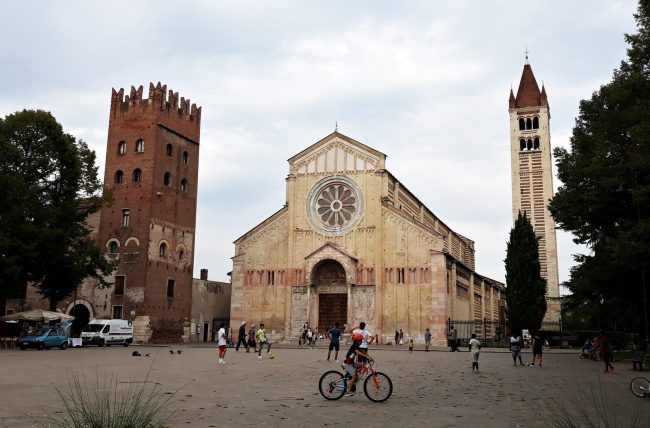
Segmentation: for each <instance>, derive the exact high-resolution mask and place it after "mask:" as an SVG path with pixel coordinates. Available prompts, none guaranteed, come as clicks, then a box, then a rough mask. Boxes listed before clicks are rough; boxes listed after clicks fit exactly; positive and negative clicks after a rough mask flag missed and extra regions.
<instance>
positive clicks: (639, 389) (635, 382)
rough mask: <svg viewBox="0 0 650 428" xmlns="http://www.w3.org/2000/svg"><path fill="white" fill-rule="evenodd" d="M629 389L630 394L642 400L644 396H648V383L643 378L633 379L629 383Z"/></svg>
mask: <svg viewBox="0 0 650 428" xmlns="http://www.w3.org/2000/svg"><path fill="white" fill-rule="evenodd" d="M630 389H631V390H632V394H634V395H636V396H637V397H641V398H643V397H645V396H646V395H650V382H649V381H648V379H646V378H644V377H635V378H634V379H632V382H630Z"/></svg>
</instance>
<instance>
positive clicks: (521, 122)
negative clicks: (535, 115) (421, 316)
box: [519, 117, 526, 131]
mask: <svg viewBox="0 0 650 428" xmlns="http://www.w3.org/2000/svg"><path fill="white" fill-rule="evenodd" d="M525 129H526V121H525V120H524V118H523V117H520V118H519V130H520V131H523V130H525Z"/></svg>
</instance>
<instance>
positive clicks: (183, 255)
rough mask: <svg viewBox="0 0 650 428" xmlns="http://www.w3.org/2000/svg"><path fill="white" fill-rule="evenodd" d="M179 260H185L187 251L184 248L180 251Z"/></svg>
mask: <svg viewBox="0 0 650 428" xmlns="http://www.w3.org/2000/svg"><path fill="white" fill-rule="evenodd" d="M178 260H185V251H183V249H182V248H181V249H180V250H179V251H178Z"/></svg>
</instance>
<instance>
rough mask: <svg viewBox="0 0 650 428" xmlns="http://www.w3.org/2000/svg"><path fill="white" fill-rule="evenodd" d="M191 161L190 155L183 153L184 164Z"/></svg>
mask: <svg viewBox="0 0 650 428" xmlns="http://www.w3.org/2000/svg"><path fill="white" fill-rule="evenodd" d="M189 161H190V154H189V153H187V152H183V163H184V164H187V163H188V162H189Z"/></svg>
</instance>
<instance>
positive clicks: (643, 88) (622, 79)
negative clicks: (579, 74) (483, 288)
mask: <svg viewBox="0 0 650 428" xmlns="http://www.w3.org/2000/svg"><path fill="white" fill-rule="evenodd" d="M635 18H636V21H637V26H638V32H637V34H633V35H626V36H625V39H626V41H627V42H628V44H629V48H628V52H627V53H628V58H627V60H624V61H622V62H621V66H620V68H619V69H618V70H616V71H615V72H614V76H613V79H612V81H611V82H609V83H608V84H606V85H603V86H601V87H600V89H599V90H598V91H596V92H594V94H593V95H592V97H591V99H589V100H583V101H581V102H580V114H579V116H578V118H577V119H576V124H575V127H574V129H573V136H572V138H571V146H570V150H567V149H565V148H561V147H558V148H556V149H555V151H554V154H555V157H556V158H557V167H558V177H559V179H560V181H562V183H563V184H562V186H560V188H559V190H558V192H557V194H556V195H555V197H554V198H553V199H552V201H551V203H550V205H549V209H550V211H551V214H552V215H553V217H554V218H555V221H556V222H557V225H558V228H560V229H564V230H567V231H570V232H572V233H573V235H574V241H575V242H576V243H580V244H585V245H587V246H588V247H589V250H590V252H589V254H587V255H579V256H577V257H576V262H577V265H576V266H575V267H574V268H573V269H572V271H571V279H570V280H569V281H568V283H567V284H565V285H567V286H568V288H569V289H570V291H571V292H572V296H571V298H570V299H569V302H572V303H573V305H574V306H577V305H580V304H584V303H585V302H588V301H595V300H599V301H600V300H603V301H604V302H605V306H606V307H607V302H609V301H614V300H618V301H619V304H618V310H617V311H616V312H612V311H607V312H608V314H607V315H608V317H609V320H610V323H611V322H614V321H617V318H616V317H617V314H624V313H625V306H626V307H627V308H626V309H627V310H629V309H633V312H635V313H636V314H637V322H636V326H635V327H636V328H638V331H639V332H641V333H643V332H644V330H645V331H647V329H642V328H640V327H641V323H640V320H642V319H646V318H647V317H646V316H645V315H644V314H645V313H646V312H647V310H648V305H647V298H646V297H645V295H646V293H647V289H646V288H647V284H646V280H645V275H646V271H647V268H648V260H649V259H650V247H648V245H647V243H648V242H650V222H649V221H648V213H650V1H647V0H644V1H640V3H639V8H638V11H637V13H636V14H635ZM644 303H645V305H644ZM621 305H623V309H622V310H621ZM606 310H607V308H606Z"/></svg>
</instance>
